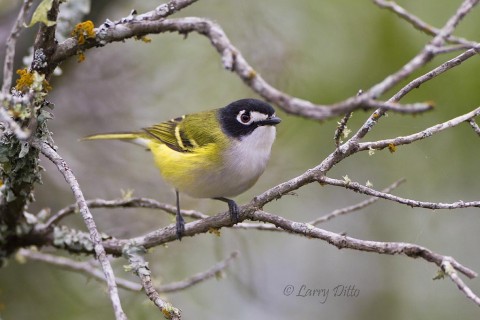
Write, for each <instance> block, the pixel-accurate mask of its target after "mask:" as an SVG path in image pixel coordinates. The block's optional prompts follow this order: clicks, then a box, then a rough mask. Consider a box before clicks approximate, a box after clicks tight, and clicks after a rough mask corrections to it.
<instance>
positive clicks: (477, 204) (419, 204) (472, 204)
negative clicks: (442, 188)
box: [319, 176, 480, 210]
mask: <svg viewBox="0 0 480 320" xmlns="http://www.w3.org/2000/svg"><path fill="white" fill-rule="evenodd" d="M319 182H320V183H322V184H329V185H331V186H337V187H343V188H346V189H350V190H354V191H356V192H360V193H363V194H366V195H370V196H374V197H379V198H383V199H386V200H391V201H395V202H398V203H401V204H406V205H408V206H410V207H412V208H415V207H416V208H424V209H432V210H437V209H448V210H452V209H461V208H480V201H462V200H460V201H456V202H453V203H441V202H438V203H437V202H425V201H418V200H411V199H405V198H402V197H398V196H394V195H392V194H389V193H385V192H381V191H377V190H375V189H372V188H369V187H366V186H364V185H361V184H360V183H358V182H354V181H345V180H338V179H332V178H328V177H325V176H324V177H320V178H319Z"/></svg>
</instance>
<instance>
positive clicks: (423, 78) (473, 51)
mask: <svg viewBox="0 0 480 320" xmlns="http://www.w3.org/2000/svg"><path fill="white" fill-rule="evenodd" d="M479 50H480V44H477V45H476V46H475V47H474V48H472V49H469V50H467V51H465V52H463V53H462V54H460V55H458V56H457V57H455V58H453V59H450V60H448V61H447V62H445V63H442V64H441V65H440V66H438V67H436V68H435V69H433V70H431V71H429V72H427V73H425V74H424V75H422V76H420V77H418V78H416V79H415V80H413V81H411V82H410V83H408V84H407V85H406V86H404V87H403V88H402V89H400V91H398V92H397V93H396V94H395V95H394V96H393V97H392V98H391V99H390V100H391V101H399V100H400V99H402V98H403V97H404V96H405V95H406V94H407V93H409V92H410V91H412V90H413V89H417V88H418V87H420V85H421V84H423V83H425V82H427V81H429V80H431V79H433V78H435V77H437V76H439V75H441V74H442V73H444V72H446V71H448V70H450V69H452V68H453V67H456V66H459V65H460V64H461V63H462V62H464V61H466V60H467V59H470V58H471V57H473V56H475V55H477V54H478V52H479Z"/></svg>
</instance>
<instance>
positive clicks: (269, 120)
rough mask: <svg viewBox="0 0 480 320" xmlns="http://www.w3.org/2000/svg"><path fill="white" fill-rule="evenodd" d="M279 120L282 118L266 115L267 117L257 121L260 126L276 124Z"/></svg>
mask: <svg viewBox="0 0 480 320" xmlns="http://www.w3.org/2000/svg"><path fill="white" fill-rule="evenodd" d="M280 122H282V119H280V118H279V117H277V116H271V117H268V118H267V119H265V120H263V121H261V122H259V123H258V124H259V125H260V126H276V125H277V124H279V123H280Z"/></svg>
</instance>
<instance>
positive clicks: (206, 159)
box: [147, 140, 222, 196]
mask: <svg viewBox="0 0 480 320" xmlns="http://www.w3.org/2000/svg"><path fill="white" fill-rule="evenodd" d="M147 146H148V148H149V149H150V150H151V151H152V153H153V157H154V160H155V164H156V166H157V167H158V169H160V173H161V175H162V177H163V178H164V179H165V181H166V182H167V183H169V184H171V185H173V186H174V187H175V188H176V189H178V190H179V191H181V192H185V193H187V194H190V195H193V196H194V194H195V193H197V192H201V190H199V189H202V187H203V188H205V187H207V185H203V186H201V185H199V183H200V184H201V183H208V181H205V178H207V177H206V176H205V173H206V172H212V171H215V169H216V168H220V167H221V161H222V155H221V154H220V151H219V148H218V146H216V145H215V144H213V143H211V144H207V145H204V146H202V147H197V148H195V150H194V151H190V152H178V151H175V150H173V149H171V148H170V147H168V146H166V145H165V144H163V143H161V142H159V141H156V140H149V141H148V142H147ZM207 180H208V178H207ZM212 182H213V181H212Z"/></svg>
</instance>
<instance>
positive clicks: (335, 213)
mask: <svg viewBox="0 0 480 320" xmlns="http://www.w3.org/2000/svg"><path fill="white" fill-rule="evenodd" d="M403 182H405V179H400V180H398V181H395V182H394V183H393V184H391V185H390V186H388V187H387V188H385V189H383V190H382V192H384V193H388V192H390V191H392V190H394V189H396V188H397V187H398V186H399V185H400V184H402V183H403ZM379 199H380V198H379V197H371V198H370V199H367V200H364V201H362V202H359V203H357V204H355V205H353V206H348V207H345V208H341V209H336V210H333V211H332V212H331V213H328V214H326V215H324V216H321V217H319V218H317V219H315V220H312V221H310V222H308V224H311V225H314V226H316V225H318V224H320V223H324V222H327V221H329V220H331V219H333V218H336V217H338V216H341V215H344V214H348V213H351V212H354V211H358V210H360V209H363V208H365V207H367V206H369V205H371V204H373V203H375V202H377V201H378V200H379Z"/></svg>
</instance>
